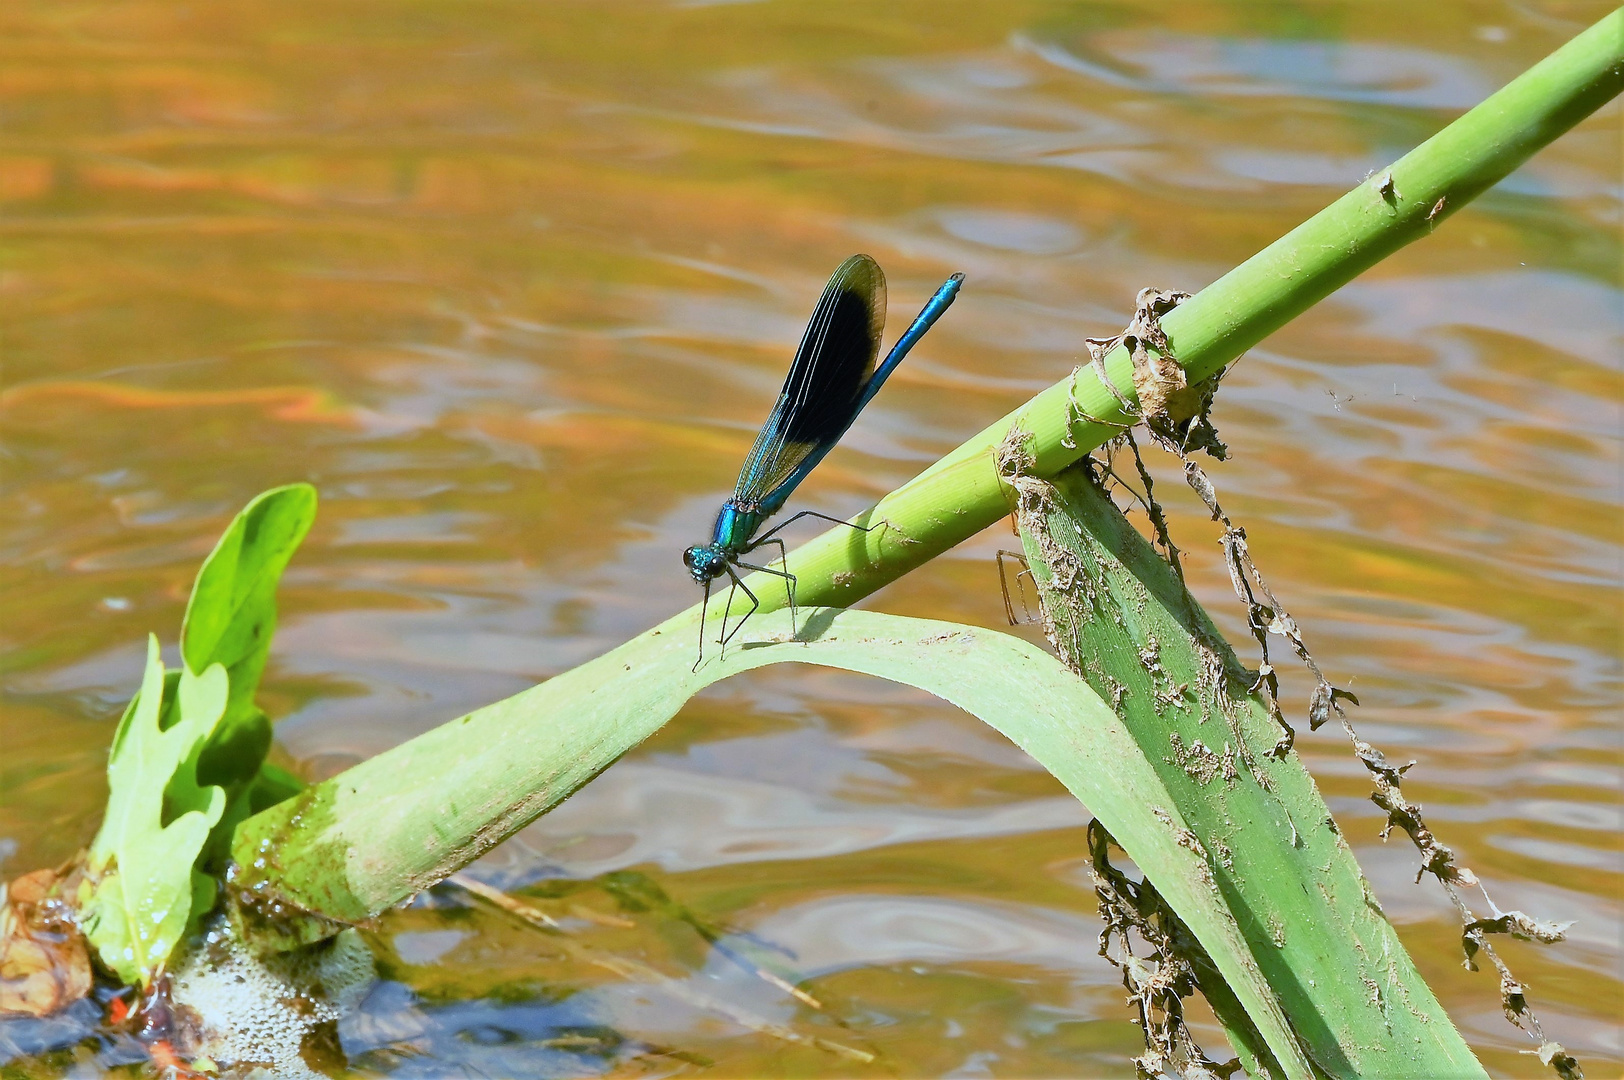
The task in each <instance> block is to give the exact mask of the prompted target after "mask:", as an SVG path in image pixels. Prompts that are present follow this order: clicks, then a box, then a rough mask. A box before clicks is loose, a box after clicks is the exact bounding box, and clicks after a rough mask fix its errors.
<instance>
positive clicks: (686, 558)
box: [682, 544, 727, 585]
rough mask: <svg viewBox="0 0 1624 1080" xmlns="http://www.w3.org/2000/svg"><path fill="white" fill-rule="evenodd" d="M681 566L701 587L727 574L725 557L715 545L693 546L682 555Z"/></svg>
mask: <svg viewBox="0 0 1624 1080" xmlns="http://www.w3.org/2000/svg"><path fill="white" fill-rule="evenodd" d="M682 564H683V565H684V566H686V567H687V568H688V573H690V574H692V575H693V577H694V580H695V581H697V582H699V584H701V585H703V584H705V583H706V582H708V581H711V580H713V579H715V578H719V577H721V576H722V575H723V574H724V573H726V572H727V555H726V554H725V553H724V552H723V551H722V549H721V548H718V547H716V546H715V545H710V544H707V545H703V546H702V545H699V544H695V545H694V546H693V547H691V548H689V549H688V550H687V551H684V552H683V553H682Z"/></svg>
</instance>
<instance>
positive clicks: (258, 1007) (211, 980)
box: [170, 919, 376, 1080]
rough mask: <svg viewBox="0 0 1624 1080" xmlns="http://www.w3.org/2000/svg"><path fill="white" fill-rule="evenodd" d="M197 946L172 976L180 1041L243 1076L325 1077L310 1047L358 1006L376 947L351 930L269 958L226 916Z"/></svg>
mask: <svg viewBox="0 0 1624 1080" xmlns="http://www.w3.org/2000/svg"><path fill="white" fill-rule="evenodd" d="M207 930H208V932H207V933H206V934H205V935H204V938H203V940H202V941H201V942H199V943H197V944H195V945H193V946H190V947H189V948H188V949H187V950H186V952H185V954H184V955H183V956H181V957H180V959H179V962H178V963H177V965H176V966H175V968H174V970H173V972H172V974H171V976H170V988H171V995H172V1000H173V1002H174V1004H175V1006H176V1010H175V1015H176V1021H177V1027H178V1028H179V1029H180V1030H178V1031H177V1039H176V1047H177V1049H178V1050H180V1051H181V1052H182V1053H183V1054H185V1055H186V1056H187V1057H190V1058H196V1057H199V1056H205V1057H209V1058H212V1059H214V1060H215V1061H216V1062H218V1063H219V1064H220V1065H222V1066H225V1067H227V1069H228V1070H230V1069H231V1067H232V1066H237V1067H238V1069H240V1070H241V1071H240V1072H239V1073H238V1075H241V1076H244V1077H248V1078H258V1077H276V1078H278V1080H282V1078H288V1080H320V1077H321V1074H320V1073H318V1072H316V1071H315V1070H314V1069H313V1068H311V1065H310V1063H309V1062H308V1061H307V1060H306V1057H305V1055H304V1054H303V1053H302V1051H304V1050H305V1049H306V1047H307V1043H309V1042H311V1041H312V1040H315V1039H319V1038H320V1032H319V1030H318V1029H320V1028H322V1027H323V1026H324V1025H331V1024H334V1023H336V1022H337V1021H338V1020H340V1019H341V1018H342V1017H344V1016H345V1015H346V1014H348V1013H349V1012H351V1011H353V1010H354V1009H355V1008H356V1007H357V1006H358V1005H359V1004H360V1003H361V1000H362V999H363V998H365V997H366V995H367V992H368V991H369V990H370V989H371V988H372V984H373V982H374V980H375V979H376V974H375V972H374V969H373V965H372V953H371V951H370V950H369V949H368V948H367V946H366V943H365V942H363V941H362V940H361V936H360V934H358V933H357V932H356V931H354V930H345V931H344V932H343V933H341V934H339V935H338V936H337V937H335V938H332V939H330V940H328V941H325V942H322V943H321V944H319V945H315V946H311V947H310V948H306V949H300V950H296V951H294V952H290V953H280V954H276V955H273V956H270V957H268V958H265V959H261V958H259V957H256V956H255V955H254V954H253V953H251V952H250V951H249V950H248V948H247V946H245V945H244V944H243V943H242V942H241V941H240V940H238V938H237V937H236V935H235V933H234V932H233V931H232V929H231V927H230V924H229V923H228V922H226V921H225V920H223V919H221V920H219V921H217V922H215V923H212V924H211V925H210V926H209V927H208V928H207Z"/></svg>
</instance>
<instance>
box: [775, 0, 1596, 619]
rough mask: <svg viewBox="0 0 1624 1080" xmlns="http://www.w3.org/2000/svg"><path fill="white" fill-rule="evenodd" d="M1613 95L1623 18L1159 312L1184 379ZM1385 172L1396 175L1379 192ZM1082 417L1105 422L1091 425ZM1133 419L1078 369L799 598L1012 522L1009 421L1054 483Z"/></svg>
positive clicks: (911, 563)
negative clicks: (1002, 456)
mask: <svg viewBox="0 0 1624 1080" xmlns="http://www.w3.org/2000/svg"><path fill="white" fill-rule="evenodd" d="M1621 89H1624V9H1621V10H1616V11H1614V12H1613V13H1612V14H1610V15H1608V16H1607V17H1606V18H1604V19H1602V20H1601V21H1600V22H1598V23H1596V24H1595V25H1594V26H1592V27H1590V28H1589V29H1588V30H1585V31H1584V32H1583V33H1581V34H1579V35H1578V36H1577V37H1575V38H1574V39H1573V40H1571V41H1569V42H1568V43H1567V44H1565V45H1563V46H1562V47H1561V48H1560V49H1558V50H1557V51H1556V52H1554V53H1552V54H1551V55H1550V56H1548V57H1546V58H1545V59H1544V60H1541V61H1540V62H1539V63H1538V64H1536V65H1534V66H1533V67H1532V68H1530V69H1529V70H1528V71H1526V72H1524V73H1523V74H1522V75H1520V76H1518V77H1517V78H1516V79H1514V80H1513V81H1512V82H1511V83H1509V84H1507V85H1506V86H1505V87H1503V88H1502V89H1501V90H1499V91H1498V92H1497V93H1495V94H1493V95H1492V96H1490V97H1489V98H1488V99H1487V100H1485V101H1484V102H1483V103H1482V104H1480V105H1478V106H1477V107H1476V108H1474V109H1472V110H1471V111H1470V112H1468V113H1466V114H1465V115H1464V116H1462V117H1460V118H1459V119H1458V120H1456V121H1455V122H1454V123H1452V124H1450V125H1449V126H1448V127H1446V128H1444V129H1443V130H1442V131H1440V132H1439V133H1438V134H1436V135H1434V136H1433V137H1432V138H1431V139H1428V140H1427V141H1426V142H1424V143H1422V144H1421V145H1420V146H1418V147H1416V148H1415V149H1414V150H1412V151H1410V152H1409V153H1408V154H1406V155H1404V157H1402V158H1401V159H1399V160H1398V161H1397V162H1396V163H1394V164H1393V165H1392V167H1391V168H1389V169H1387V170H1385V171H1384V172H1383V173H1380V174H1378V175H1377V176H1375V177H1372V178H1371V179H1370V180H1367V181H1365V182H1364V183H1362V184H1360V185H1359V186H1358V187H1356V188H1354V189H1353V190H1352V191H1350V192H1348V193H1347V194H1346V195H1344V196H1342V198H1340V199H1338V200H1337V201H1336V202H1334V203H1332V204H1331V205H1330V206H1328V207H1326V208H1325V209H1324V210H1322V211H1320V212H1319V213H1318V214H1315V215H1314V216H1313V217H1312V218H1310V219H1309V220H1307V221H1306V222H1304V223H1303V224H1301V225H1299V226H1298V227H1297V228H1295V229H1293V230H1292V231H1291V232H1289V233H1287V234H1286V235H1285V236H1283V237H1281V238H1280V239H1279V240H1277V241H1275V242H1274V243H1273V244H1270V245H1269V246H1268V247H1267V248H1265V249H1263V250H1262V251H1261V252H1259V253H1258V254H1256V255H1254V256H1252V257H1251V258H1250V259H1248V260H1246V261H1245V262H1244V263H1242V264H1241V265H1240V266H1237V267H1236V268H1235V269H1233V270H1231V271H1230V272H1229V273H1227V274H1225V275H1224V276H1223V277H1221V278H1219V279H1218V280H1217V281H1215V282H1213V283H1212V284H1211V285H1209V286H1207V287H1206V288H1205V289H1202V290H1201V291H1200V292H1199V293H1197V294H1196V295H1195V296H1193V297H1191V298H1190V299H1189V300H1186V301H1185V302H1184V303H1183V304H1181V305H1179V307H1178V308H1176V309H1175V310H1173V311H1172V312H1170V313H1169V314H1167V315H1166V316H1164V317H1163V318H1162V320H1161V325H1162V329H1163V330H1164V331H1166V333H1167V337H1168V342H1169V344H1170V346H1171V350H1170V352H1171V354H1172V356H1174V357H1176V358H1177V360H1178V362H1179V363H1180V364H1181V365H1182V366H1183V368H1184V370H1185V373H1186V377H1187V378H1188V379H1189V381H1190V383H1192V384H1194V383H1197V382H1200V381H1201V380H1203V379H1206V378H1208V377H1210V376H1212V375H1214V374H1216V373H1217V372H1219V371H1221V370H1222V369H1223V368H1224V367H1225V366H1227V365H1228V364H1229V363H1230V362H1231V361H1233V360H1235V359H1236V358H1237V357H1239V356H1240V355H1241V354H1242V353H1244V352H1245V351H1246V350H1247V349H1250V348H1251V347H1252V346H1254V345H1256V344H1257V343H1258V342H1260V341H1262V340H1263V339H1264V338H1265V337H1267V336H1268V335H1270V334H1271V333H1273V332H1274V331H1276V330H1278V329H1279V328H1280V327H1282V326H1284V325H1285V324H1286V323H1287V322H1289V321H1291V320H1292V319H1293V318H1295V317H1297V316H1298V315H1300V314H1302V313H1303V312H1304V311H1306V310H1308V309H1309V308H1310V307H1312V306H1313V305H1314V304H1316V303H1318V302H1319V301H1321V300H1323V299H1324V298H1325V297H1327V296H1329V295H1330V294H1331V293H1333V292H1335V291H1336V290H1337V289H1338V288H1340V287H1342V286H1343V285H1345V284H1347V283H1348V282H1349V281H1352V280H1353V279H1354V278H1355V277H1357V276H1358V275H1359V274H1361V273H1363V272H1364V271H1365V270H1368V269H1369V268H1370V267H1372V266H1374V265H1375V264H1376V263H1378V262H1380V261H1381V260H1382V259H1384V258H1386V257H1387V256H1389V255H1391V254H1392V253H1393V252H1395V251H1397V250H1398V249H1399V248H1401V247H1404V246H1405V245H1406V244H1409V243H1411V242H1413V241H1416V240H1419V239H1421V238H1423V237H1425V236H1428V235H1430V234H1431V233H1432V231H1433V230H1434V229H1435V228H1437V227H1438V225H1439V224H1440V223H1441V222H1442V221H1443V220H1444V219H1445V218H1447V217H1449V216H1450V215H1451V214H1453V213H1455V212H1456V211H1457V210H1459V209H1460V208H1461V207H1463V206H1465V205H1466V204H1467V203H1468V202H1470V201H1471V200H1472V199H1474V198H1476V197H1477V196H1478V195H1480V194H1481V193H1482V192H1483V191H1485V190H1486V189H1488V188H1489V187H1491V186H1492V185H1494V184H1495V183H1497V182H1498V181H1500V180H1501V179H1503V178H1504V177H1505V176H1507V175H1508V174H1509V173H1510V172H1511V171H1512V170H1513V169H1515V168H1517V166H1519V165H1521V164H1522V163H1523V162H1525V161H1527V160H1528V159H1529V158H1530V157H1531V156H1533V154H1534V152H1535V151H1537V150H1539V149H1540V148H1541V147H1543V146H1545V145H1546V144H1547V143H1549V142H1551V141H1552V140H1554V139H1555V138H1556V137H1557V136H1559V135H1561V134H1562V133H1563V132H1565V131H1567V130H1568V129H1569V128H1571V127H1573V126H1574V125H1575V124H1577V123H1578V122H1579V121H1580V120H1582V119H1584V118H1585V117H1586V116H1589V115H1590V114H1591V113H1593V112H1595V111H1596V110H1597V109H1599V108H1600V107H1601V106H1602V105H1604V104H1606V102H1608V101H1609V100H1611V99H1612V98H1613V97H1615V96H1616V95H1617V94H1618V93H1619V91H1620V90H1621ZM1384 176H1390V177H1391V179H1392V185H1391V194H1390V196H1387V197H1384V195H1383V192H1382V184H1381V180H1382V178H1383V177H1384ZM1434 207H1437V208H1438V210H1437V213H1433V208H1434ZM1142 284H1146V285H1152V284H1156V285H1161V284H1166V283H1156V282H1144V283H1142ZM973 290H974V282H969V283H967V284H966V286H965V294H964V296H963V297H962V298H961V299H960V303H966V302H968V303H973V302H974V291H973ZM1080 345H1081V343H1079V346H1080ZM1105 367H1106V370H1107V372H1108V373H1109V374H1110V376H1111V379H1112V381H1113V382H1114V383H1115V384H1116V389H1117V391H1118V392H1119V393H1120V394H1121V395H1122V396H1123V397H1125V398H1126V399H1127V400H1129V401H1135V400H1136V398H1135V395H1134V386H1133V363H1132V359H1131V357H1130V356H1129V355H1128V352H1127V350H1126V349H1123V348H1121V347H1118V348H1116V349H1114V350H1113V351H1112V352H1111V353H1110V355H1109V356H1107V357H1106V359H1105ZM1074 388H1075V392H1074ZM1074 401H1075V405H1074V404H1073V402H1074ZM1080 414H1081V415H1083V416H1090V417H1095V418H1097V419H1099V420H1103V421H1106V423H1104V424H1097V423H1090V422H1088V421H1087V420H1082V419H1079V415H1080ZM1132 419H1133V417H1129V416H1125V415H1124V413H1123V409H1122V406H1121V403H1120V402H1119V401H1118V399H1117V396H1116V394H1113V393H1112V392H1111V391H1110V390H1108V389H1106V388H1105V387H1104V386H1102V385H1100V382H1099V380H1098V378H1096V377H1095V375H1094V374H1093V373H1092V372H1091V371H1088V370H1084V371H1082V372H1081V373H1080V374H1079V375H1078V377H1077V379H1076V380H1075V383H1074V382H1073V380H1072V379H1069V378H1068V379H1064V380H1062V381H1060V382H1058V383H1056V384H1055V385H1054V386H1051V387H1049V389H1047V390H1045V391H1043V392H1042V393H1041V394H1039V395H1038V396H1037V397H1035V398H1033V399H1032V400H1031V401H1029V402H1027V403H1026V404H1025V405H1023V406H1021V407H1020V408H1019V409H1017V410H1015V411H1014V412H1012V413H1010V414H1009V415H1008V416H1005V417H1004V418H1003V419H1001V420H998V421H997V422H995V423H993V424H991V425H989V426H988V427H987V428H986V429H985V430H983V431H982V432H981V433H980V434H979V435H976V436H975V437H974V438H972V439H970V440H969V441H968V442H966V443H964V444H963V445H962V446H960V447H959V448H958V449H956V450H954V451H953V452H951V453H949V454H948V455H947V456H946V457H944V458H942V459H941V460H940V461H938V462H937V463H936V464H934V465H932V466H931V467H930V468H928V469H926V470H925V471H924V472H923V473H921V474H920V475H919V476H917V477H915V478H914V479H913V480H910V481H909V482H908V483H906V484H904V485H903V486H902V487H900V488H898V489H897V490H896V491H893V492H892V493H891V494H889V495H887V496H885V498H883V499H881V500H880V501H879V502H878V503H877V504H876V505H875V506H873V507H872V508H870V509H869V510H868V511H866V512H865V513H863V514H860V515H859V516H857V517H856V518H854V519H852V520H853V521H856V522H858V523H860V524H865V525H868V524H873V523H875V522H882V521H883V522H885V523H886V526H885V527H883V528H877V529H874V530H872V531H870V532H868V533H860V532H858V531H856V530H854V529H845V528H839V527H837V528H834V529H831V530H829V531H827V532H825V533H823V534H821V535H819V536H817V537H815V538H814V539H812V540H810V541H808V542H807V543H806V544H804V545H802V546H801V547H799V548H797V549H796V550H795V551H793V552H792V553H791V554H790V558H789V560H788V561H789V562H790V564H791V565H792V566H793V567H794V570H795V574H796V576H797V578H798V579H799V585H798V587H797V590H796V597H797V600H798V601H799V602H800V603H803V604H808V605H811V604H827V605H831V606H844V605H847V604H853V603H856V602H857V601H858V600H860V599H862V598H863V597H865V596H867V595H868V594H870V593H872V592H874V591H875V590H877V589H879V588H881V587H883V586H885V585H887V584H889V583H890V582H892V581H895V580H896V579H897V578H899V577H901V576H902V575H903V574H905V573H907V572H908V571H910V570H912V569H914V568H915V567H917V566H922V565H923V564H925V563H927V562H929V561H930V560H931V559H933V558H935V557H936V556H937V555H940V554H941V553H942V552H944V551H947V550H948V549H950V548H952V547H954V546H955V545H957V544H959V543H961V542H963V541H964V540H967V539H969V538H970V537H972V536H974V535H975V534H976V533H978V532H980V531H981V530H982V529H985V528H986V527H987V526H989V525H991V524H993V523H994V522H996V521H997V520H998V519H999V518H1000V517H1003V516H1004V515H1006V514H1008V513H1009V510H1010V496H1009V489H1008V488H1007V487H1006V486H1005V485H1004V483H1003V482H1002V479H1001V478H1000V476H999V473H998V468H997V464H996V461H995V456H996V450H997V447H998V446H999V444H1000V443H1002V442H1003V440H1004V437H1005V436H1006V435H1007V434H1008V432H1009V430H1010V429H1011V428H1012V427H1014V426H1015V425H1017V424H1019V425H1020V426H1022V427H1024V428H1025V429H1026V431H1027V432H1029V433H1030V434H1031V440H1032V441H1031V448H1032V450H1033V452H1034V453H1035V455H1036V461H1035V462H1034V463H1033V466H1032V468H1031V470H1030V471H1031V473H1032V474H1033V475H1035V476H1040V477H1047V476H1053V475H1054V474H1056V473H1058V472H1059V471H1060V470H1061V469H1063V468H1065V467H1066V466H1067V465H1070V464H1071V463H1072V462H1074V461H1076V460H1077V459H1078V458H1080V457H1082V456H1083V455H1084V454H1086V453H1088V452H1089V451H1091V450H1093V449H1095V448H1097V447H1098V446H1100V445H1101V444H1103V443H1105V442H1106V441H1108V440H1109V439H1110V438H1111V437H1112V436H1114V435H1115V434H1116V433H1117V432H1118V430H1119V428H1118V427H1117V426H1115V425H1119V424H1123V423H1127V422H1130V421H1131V420H1132ZM757 577H758V578H759V577H760V575H757ZM758 585H759V586H760V587H758ZM751 588H753V589H755V592H756V594H757V595H758V596H760V597H761V599H762V605H763V606H764V607H768V608H773V607H777V606H779V605H781V604H782V603H783V596H782V593H783V590H782V589H776V590H775V589H773V588H772V587H771V585H770V584H769V583H768V582H767V581H766V580H765V579H762V580H760V581H754V580H753V581H752V582H751Z"/></svg>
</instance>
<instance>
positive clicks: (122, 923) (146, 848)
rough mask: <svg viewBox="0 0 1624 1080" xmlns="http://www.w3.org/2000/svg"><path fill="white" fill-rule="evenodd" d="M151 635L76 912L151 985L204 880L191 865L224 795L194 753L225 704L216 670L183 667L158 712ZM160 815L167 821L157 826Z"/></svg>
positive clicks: (200, 898) (206, 898) (110, 768)
mask: <svg viewBox="0 0 1624 1080" xmlns="http://www.w3.org/2000/svg"><path fill="white" fill-rule="evenodd" d="M165 681H166V680H165V677H164V666H163V662H162V661H161V660H160V659H159V658H158V639H157V638H156V637H149V638H148V639H147V667H146V673H145V675H144V676H143V677H142V680H141V690H140V692H139V694H137V696H136V698H135V700H134V701H132V702H131V703H130V707H129V709H127V710H126V711H125V714H124V718H123V719H122V720H121V721H120V722H119V730H118V734H117V735H116V736H115V739H114V749H113V753H112V757H111V759H110V760H109V761H108V765H107V781H108V795H107V815H106V817H105V818H104V819H103V820H102V827H101V831H100V832H99V833H97V834H96V839H95V841H94V842H93V843H92V844H91V847H90V859H89V863H88V866H87V871H88V873H87V878H86V882H85V884H84V885H83V886H81V890H80V905H81V917H82V920H83V925H84V930H85V934H86V936H87V937H89V939H90V942H91V944H93V945H95V946H96V949H97V951H98V952H99V953H100V954H101V958H102V961H103V962H104V963H105V964H106V965H107V966H108V967H109V968H111V969H112V970H113V971H115V972H117V973H118V975H119V976H120V977H121V978H123V979H124V980H125V981H126V982H130V983H135V982H140V983H141V984H142V985H150V984H151V982H152V980H153V979H154V978H155V977H156V976H157V974H158V972H159V971H161V970H162V968H163V965H164V962H165V961H166V960H167V959H168V958H169V954H170V952H171V951H172V950H173V949H174V947H175V943H176V942H177V941H179V940H180V937H181V935H182V934H184V933H185V932H186V924H187V922H188V920H189V919H190V918H191V916H192V914H193V911H194V907H195V905H196V903H199V902H210V903H212V900H213V895H212V894H213V883H212V881H210V882H207V883H206V884H200V883H199V882H197V880H196V877H198V876H201V875H196V874H195V871H194V869H193V866H194V864H195V863H196V861H197V857H198V854H199V853H200V852H201V851H202V850H203V844H204V841H206V840H207V839H208V835H209V830H210V829H211V828H212V827H213V826H214V823H215V822H217V821H219V820H220V815H221V813H223V812H224V810H225V805H226V795H225V792H224V791H223V790H221V789H220V788H219V787H215V786H206V785H200V784H199V783H198V781H197V764H198V757H199V755H200V754H201V752H202V749H203V744H204V742H205V740H207V739H208V737H209V734H210V732H212V731H213V730H214V728H215V725H216V724H218V723H219V720H220V717H221V715H222V713H223V712H224V711H225V707H226V698H227V694H228V680H227V677H226V671H225V668H223V667H221V666H220V665H219V664H211V665H209V667H208V669H207V670H205V671H204V672H203V674H201V675H194V674H192V673H191V672H190V671H182V672H181V673H180V678H179V679H178V680H177V681H176V683H175V689H174V707H173V710H172V715H173V718H174V719H173V722H172V723H171V724H170V725H169V726H168V727H167V728H164V727H162V726H161V725H160V720H161V719H162V718H164V715H165V713H166V711H169V710H166V708H165V706H166V704H168V702H166V700H165V698H166V695H165V693H164V690H165ZM166 822H167V824H166Z"/></svg>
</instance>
